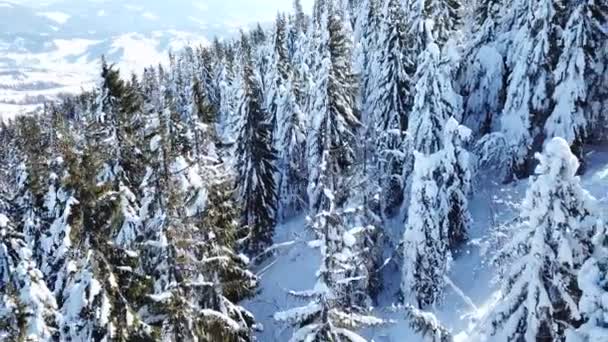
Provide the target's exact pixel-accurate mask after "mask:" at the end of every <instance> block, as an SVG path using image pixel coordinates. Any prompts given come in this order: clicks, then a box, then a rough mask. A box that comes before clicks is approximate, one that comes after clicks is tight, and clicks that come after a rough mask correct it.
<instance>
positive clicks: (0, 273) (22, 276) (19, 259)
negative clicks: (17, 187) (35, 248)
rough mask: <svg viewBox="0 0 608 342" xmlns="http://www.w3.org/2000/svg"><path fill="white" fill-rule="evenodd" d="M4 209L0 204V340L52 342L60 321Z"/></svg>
mask: <svg viewBox="0 0 608 342" xmlns="http://www.w3.org/2000/svg"><path fill="white" fill-rule="evenodd" d="M0 201H2V199H1V198H0ZM6 209H8V204H4V203H1V202H0V297H1V298H2V300H1V301H0V339H2V340H7V341H8V340H11V341H54V340H56V339H57V334H58V329H57V328H58V327H57V325H58V322H59V321H60V316H59V312H58V311H57V303H56V301H55V297H54V296H53V294H52V292H51V291H50V290H49V289H48V288H47V286H46V283H45V281H44V276H43V274H42V272H40V270H38V269H37V268H36V264H35V262H34V261H33V260H32V252H31V250H30V249H29V248H28V247H27V245H26V243H25V236H24V235H23V234H21V233H19V232H18V231H17V230H16V229H15V227H14V226H13V224H12V222H11V221H10V219H9V218H8V217H7V216H6V215H5V214H4V212H5V210H6Z"/></svg>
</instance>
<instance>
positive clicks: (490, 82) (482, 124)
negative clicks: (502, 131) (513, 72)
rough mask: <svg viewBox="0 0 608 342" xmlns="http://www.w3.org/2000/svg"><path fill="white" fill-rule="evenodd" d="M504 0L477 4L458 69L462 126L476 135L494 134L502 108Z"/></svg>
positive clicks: (490, 0) (504, 71)
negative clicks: (501, 38) (501, 20)
mask: <svg viewBox="0 0 608 342" xmlns="http://www.w3.org/2000/svg"><path fill="white" fill-rule="evenodd" d="M501 4H502V1H501V0H487V1H477V2H476V7H475V11H474V20H473V23H472V24H470V26H471V27H470V28H469V31H470V32H469V33H468V35H467V40H466V42H465V48H464V50H465V51H464V57H463V61H462V63H461V65H460V68H459V82H458V83H459V86H460V92H461V94H462V95H463V96H464V98H465V101H464V114H463V123H464V124H465V125H467V127H469V128H471V129H472V130H473V133H474V134H475V135H477V136H484V135H486V134H489V133H491V132H493V131H494V130H495V129H496V127H497V124H498V122H497V121H498V118H499V114H500V112H501V110H502V106H503V102H504V99H503V97H504V96H503V92H504V77H505V73H506V70H505V65H504V64H505V63H504V58H503V55H502V54H503V53H504V51H502V46H501V45H500V43H499V37H498V36H500V35H501V33H502V32H501V31H500V23H501V22H500V19H501V18H500V12H501Z"/></svg>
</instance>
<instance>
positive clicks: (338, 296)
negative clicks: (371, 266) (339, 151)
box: [274, 152, 387, 342]
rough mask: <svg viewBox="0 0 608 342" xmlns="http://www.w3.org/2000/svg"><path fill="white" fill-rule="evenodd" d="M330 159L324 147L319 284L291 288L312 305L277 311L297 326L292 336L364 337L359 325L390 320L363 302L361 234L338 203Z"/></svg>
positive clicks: (314, 223) (316, 221) (316, 222)
mask: <svg viewBox="0 0 608 342" xmlns="http://www.w3.org/2000/svg"><path fill="white" fill-rule="evenodd" d="M328 160H329V152H325V153H324V157H323V161H322V163H321V165H320V169H321V172H322V176H321V178H320V180H319V182H320V184H322V186H323V194H322V196H324V197H325V199H324V200H323V202H324V203H326V205H327V207H326V208H327V209H326V210H323V211H320V212H319V213H318V214H317V215H316V216H315V217H314V218H312V219H311V222H310V225H311V227H312V229H313V230H314V231H315V232H316V234H317V236H318V237H319V240H318V245H319V248H320V251H321V261H322V263H321V267H320V269H319V271H318V272H317V282H316V285H315V287H314V289H312V290H308V291H291V292H290V295H291V296H295V297H298V298H303V299H309V300H310V302H309V304H308V305H306V306H303V307H298V308H293V309H290V310H287V311H282V312H277V313H276V314H275V315H274V318H275V319H276V320H278V321H280V322H286V323H290V324H292V325H294V326H295V331H294V333H293V335H292V337H291V340H290V341H319V342H320V341H332V342H337V341H351V342H358V341H365V339H363V337H361V336H360V335H358V333H357V332H356V331H357V330H358V329H361V328H363V327H370V326H378V325H382V324H385V323H387V322H385V321H384V320H382V319H379V318H376V317H374V316H372V315H370V313H369V312H368V310H367V307H366V306H365V304H366V302H367V298H368V296H367V293H366V292H365V288H364V287H363V288H362V284H365V282H367V281H368V277H369V275H367V273H366V271H367V270H366V269H365V267H364V264H363V262H362V260H361V259H360V258H361V256H360V255H358V252H357V249H356V241H357V238H356V237H355V236H354V235H353V230H349V229H347V227H346V226H345V221H344V217H343V215H344V213H343V212H340V211H339V210H338V208H337V206H336V203H335V199H336V198H335V190H334V188H333V184H332V183H331V181H330V180H331V173H332V170H331V169H330V168H329V163H328Z"/></svg>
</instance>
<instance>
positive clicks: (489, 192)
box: [245, 148, 608, 342]
mask: <svg viewBox="0 0 608 342" xmlns="http://www.w3.org/2000/svg"><path fill="white" fill-rule="evenodd" d="M590 151H591V152H590V156H589V165H588V169H587V172H586V173H585V174H584V175H583V176H582V177H581V178H582V183H583V185H584V187H585V188H586V189H587V190H588V191H589V192H590V193H591V194H592V195H593V196H594V197H595V198H596V199H598V201H599V202H600V205H601V206H602V208H604V209H605V210H604V212H605V213H608V149H606V148H590ZM478 179H479V181H478V183H477V184H476V191H475V194H474V197H473V199H472V200H471V214H472V216H473V218H474V226H473V228H472V230H471V231H470V234H471V241H470V243H469V244H468V246H467V248H465V250H464V251H462V253H461V254H460V255H458V256H457V257H456V260H455V263H454V265H453V268H452V270H451V272H450V279H451V281H452V282H453V284H454V286H453V287H452V288H450V289H448V291H447V294H446V299H445V301H444V303H443V304H442V305H441V306H439V307H437V308H436V310H435V313H436V315H437V317H438V318H439V319H440V320H441V321H442V323H443V324H445V325H446V326H447V327H448V328H449V329H450V330H451V331H452V332H453V334H454V335H455V340H456V342H470V341H474V337H472V336H470V335H469V334H470V332H471V331H473V329H474V328H475V323H476V322H479V321H481V320H483V319H484V315H485V314H486V313H487V312H488V311H489V310H490V309H491V308H492V305H494V304H495V301H496V298H497V295H498V293H497V287H496V286H495V284H494V283H493V281H492V280H493V277H494V276H495V275H496V272H495V271H496V270H494V269H493V268H492V266H491V265H488V264H487V262H486V261H487V259H488V257H489V256H491V253H492V251H494V250H495V249H494V248H492V247H493V246H494V245H493V244H492V243H491V241H492V239H491V236H492V228H493V227H495V226H497V225H500V224H503V223H506V222H508V221H510V220H511V219H513V218H514V217H515V215H516V214H517V212H518V206H519V203H520V202H521V200H522V199H523V197H524V195H525V192H526V188H527V186H528V182H529V181H528V180H521V181H518V182H514V183H512V184H508V185H504V184H501V183H498V182H496V181H495V177H493V176H492V174H481V175H480V177H479V178H478ZM400 222H401V220H395V221H394V222H391V223H390V224H388V225H387V227H386V229H387V232H388V233H389V236H390V239H391V240H392V245H394V244H395V243H397V242H398V240H399V239H400V237H401V235H402V229H403V227H404V225H403V224H402V223H400ZM312 238H313V237H312V236H311V232H310V231H308V230H307V228H306V221H305V219H304V218H303V217H300V218H297V219H294V220H291V221H289V222H287V223H285V224H283V225H281V226H279V227H278V228H277V235H276V243H277V244H278V245H279V246H280V247H279V252H278V253H277V256H276V257H275V258H274V259H273V260H271V261H269V262H268V263H267V264H265V265H263V266H261V267H260V268H259V269H258V270H257V272H258V274H259V276H260V277H261V286H260V288H261V289H262V291H261V292H260V293H259V295H258V296H257V297H255V298H253V299H252V300H250V301H248V302H247V303H245V306H246V307H247V308H248V309H250V310H251V311H252V312H253V313H254V314H255V315H256V318H257V319H258V320H259V321H260V322H261V323H262V324H263V325H264V331H262V332H260V333H259V334H258V337H259V338H260V341H265V342H274V341H277V342H282V341H287V340H288V339H289V337H290V336H291V328H290V327H287V326H284V325H281V324H278V323H277V322H275V321H274V320H273V317H272V315H273V314H274V313H275V312H277V311H280V310H285V309H289V308H292V307H294V306H297V305H302V304H303V303H302V302H300V301H298V300H297V299H295V298H293V297H291V296H289V295H288V293H287V292H288V291H289V290H296V291H297V290H305V289H309V288H311V287H312V286H313V285H314V282H315V272H316V271H317V269H318V266H319V258H318V251H317V250H315V249H312V248H311V247H309V246H308V244H307V242H308V241H309V240H311V239H312ZM281 244H283V245H281ZM388 244H389V245H390V243H388ZM383 277H384V282H385V288H384V290H383V292H382V293H381V295H380V297H379V300H378V307H377V308H376V311H377V313H378V315H379V316H381V317H385V318H390V319H392V320H394V322H395V323H394V324H391V325H388V326H386V327H383V328H375V329H373V330H370V331H366V332H365V333H364V335H365V337H367V338H368V339H369V340H370V341H372V340H373V341H376V342H402V341H410V342H417V341H421V342H422V341H423V339H422V337H420V336H417V335H416V334H415V333H414V332H413V331H412V330H411V329H410V328H409V326H408V323H407V321H406V319H405V314H404V312H403V311H402V310H400V309H398V308H396V307H393V304H396V305H398V304H399V303H398V293H397V291H398V289H399V284H400V277H401V270H400V265H399V260H398V258H394V259H393V260H391V262H390V263H388V264H387V265H386V267H385V268H384V270H383Z"/></svg>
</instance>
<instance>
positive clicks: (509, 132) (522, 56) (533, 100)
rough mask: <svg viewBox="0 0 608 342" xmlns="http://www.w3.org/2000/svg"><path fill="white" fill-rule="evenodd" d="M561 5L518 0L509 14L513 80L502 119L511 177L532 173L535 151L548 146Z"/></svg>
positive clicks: (507, 56) (544, 1) (508, 57)
mask: <svg viewBox="0 0 608 342" xmlns="http://www.w3.org/2000/svg"><path fill="white" fill-rule="evenodd" d="M559 6H560V4H559V3H556V2H554V1H546V0H538V1H521V2H516V3H515V4H513V10H511V11H510V13H509V14H508V15H507V17H506V18H505V19H504V20H505V21H508V22H510V23H512V24H511V27H510V30H509V39H510V40H509V42H508V43H507V46H508V49H507V51H508V53H507V55H506V60H507V68H508V69H509V80H508V83H507V86H506V90H505V91H506V100H505V104H504V108H503V112H502V116H501V119H500V120H501V121H500V127H501V132H502V133H503V134H504V135H505V136H506V137H505V139H506V142H507V156H505V157H504V158H505V159H508V160H509V165H508V169H507V170H506V172H507V175H506V176H507V177H513V176H526V175H528V174H530V173H531V170H530V165H529V161H531V160H532V158H530V152H531V151H533V150H534V149H538V147H539V146H542V131H543V127H544V123H545V122H546V120H547V118H548V117H549V115H550V114H551V109H552V107H553V100H552V91H553V89H552V84H553V82H554V81H553V74H552V67H553V65H554V63H555V59H556V56H555V55H556V41H557V39H556V34H557V32H558V30H559V28H558V25H557V18H556V15H557V13H556V12H557V10H559Z"/></svg>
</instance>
